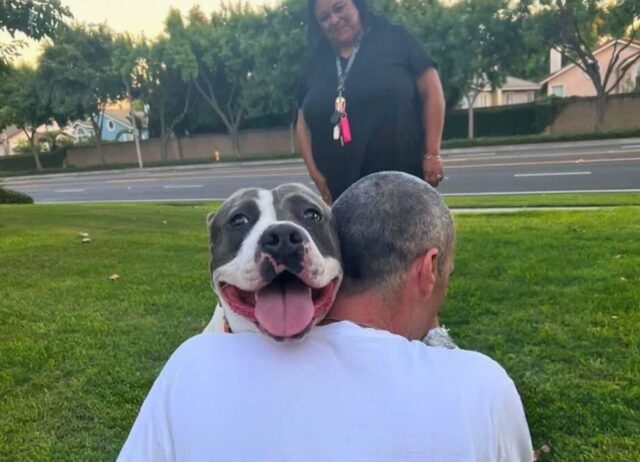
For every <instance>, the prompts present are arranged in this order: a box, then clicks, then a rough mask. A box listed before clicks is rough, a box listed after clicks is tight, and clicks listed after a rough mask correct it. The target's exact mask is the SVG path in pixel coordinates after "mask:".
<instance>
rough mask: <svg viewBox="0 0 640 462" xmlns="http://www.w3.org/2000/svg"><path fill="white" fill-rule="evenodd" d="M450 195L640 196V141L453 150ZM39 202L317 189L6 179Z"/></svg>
mask: <svg viewBox="0 0 640 462" xmlns="http://www.w3.org/2000/svg"><path fill="white" fill-rule="evenodd" d="M443 157H444V158H445V180H444V181H443V183H442V184H441V186H439V187H438V190H439V191H440V192H441V193H443V194H488V193H500V194H506V193H526V192H565V191H599V190H600V191H602V190H606V191H612V190H616V191H617V190H621V191H624V190H627V191H629V190H631V191H640V138H633V139H624V140H607V141H589V142H572V143H554V144H542V145H526V146H500V147H490V148H471V149H456V150H448V151H445V152H444V153H443ZM1 182H2V183H4V185H5V186H6V187H8V188H11V189H14V190H18V191H22V192H25V193H27V194H29V195H31V196H32V197H33V198H34V200H35V201H36V202H37V203H63V202H114V201H115V202H119V201H174V200H186V201H190V200H211V199H224V198H226V197H228V196H229V195H230V194H231V193H233V192H234V191H236V190H237V189H239V188H243V187H251V186H258V187H263V188H272V187H275V186H277V185H278V184H282V183H287V182H301V183H305V184H308V185H311V180H310V178H309V176H308V175H307V173H306V170H305V168H304V165H303V164H302V162H301V161H273V162H251V163H249V162H247V163H230V164H217V165H216V164H212V165H198V166H185V167H177V168H167V167H162V168H150V169H143V170H137V169H135V170H117V171H108V172H86V173H70V174H55V175H44V176H29V177H14V178H5V179H2V180H1Z"/></svg>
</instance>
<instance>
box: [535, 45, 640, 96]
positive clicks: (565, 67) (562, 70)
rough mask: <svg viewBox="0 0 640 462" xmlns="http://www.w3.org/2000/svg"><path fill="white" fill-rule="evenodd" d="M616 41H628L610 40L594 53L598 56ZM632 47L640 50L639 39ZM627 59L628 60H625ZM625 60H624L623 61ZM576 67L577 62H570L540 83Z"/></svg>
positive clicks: (541, 83) (542, 83)
mask: <svg viewBox="0 0 640 462" xmlns="http://www.w3.org/2000/svg"><path fill="white" fill-rule="evenodd" d="M615 43H626V40H620V39H619V40H609V41H608V42H607V43H605V44H604V45H602V46H601V47H600V48H598V49H597V50H595V51H594V52H593V55H594V56H596V55H598V54H600V53H602V52H603V51H605V50H606V49H608V48H610V47H612V46H613V45H614V44H615ZM629 46H630V47H633V48H636V49H638V50H640V42H638V41H637V40H633V41H632V42H631V44H630V45H629ZM625 61H626V60H625ZM623 62H624V61H623ZM574 67H576V65H575V64H573V63H569V64H567V65H566V66H564V67H563V68H561V69H559V70H557V71H556V72H554V73H552V74H549V75H547V76H546V77H543V78H542V80H540V85H544V84H545V83H547V82H548V81H549V80H551V79H553V78H555V77H557V76H559V75H560V74H564V73H565V72H567V71H568V70H569V69H573V68H574Z"/></svg>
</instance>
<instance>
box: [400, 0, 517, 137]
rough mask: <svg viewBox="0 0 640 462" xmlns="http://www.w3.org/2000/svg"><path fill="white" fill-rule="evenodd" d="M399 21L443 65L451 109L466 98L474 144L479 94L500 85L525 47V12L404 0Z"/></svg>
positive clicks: (479, 2) (477, 0) (509, 5)
mask: <svg viewBox="0 0 640 462" xmlns="http://www.w3.org/2000/svg"><path fill="white" fill-rule="evenodd" d="M401 5H402V9H401V11H400V13H399V16H400V17H401V18H402V19H403V20H404V22H405V23H406V24H407V25H408V27H409V28H410V29H411V30H412V31H413V32H414V33H415V34H416V36H417V37H418V38H419V39H420V40H421V41H422V42H423V43H427V44H428V46H429V50H430V52H431V53H432V54H433V55H434V58H435V59H436V61H438V63H439V70H440V73H441V76H442V80H443V83H444V86H445V89H446V95H447V104H448V105H450V106H451V105H452V103H453V104H455V103H457V99H458V98H460V97H462V98H464V99H465V100H466V103H467V106H468V120H469V138H473V136H474V112H473V107H474V104H475V102H476V99H477V97H478V95H479V94H480V92H481V91H482V90H484V89H485V88H487V87H497V86H499V85H501V84H502V83H503V81H504V79H505V77H506V75H507V71H508V69H509V67H510V65H511V63H512V62H513V61H514V60H515V59H516V57H517V55H518V53H514V51H513V50H514V49H516V50H517V49H518V48H519V44H520V43H521V41H522V39H521V35H520V32H519V31H520V23H521V20H522V15H521V11H520V9H519V6H518V5H514V3H513V2H511V1H510V0H460V1H458V2H456V3H454V4H452V5H450V6H444V5H442V4H440V3H439V2H436V1H426V0H405V1H403V2H402V4H401Z"/></svg>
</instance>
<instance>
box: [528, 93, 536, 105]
mask: <svg viewBox="0 0 640 462" xmlns="http://www.w3.org/2000/svg"><path fill="white" fill-rule="evenodd" d="M534 99H535V95H534V94H533V92H532V91H528V92H527V102H528V103H530V102H532V101H533V100H534Z"/></svg>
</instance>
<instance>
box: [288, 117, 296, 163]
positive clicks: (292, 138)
mask: <svg viewBox="0 0 640 462" xmlns="http://www.w3.org/2000/svg"><path fill="white" fill-rule="evenodd" d="M289 142H290V143H291V155H293V154H295V153H296V119H295V118H294V119H293V120H292V121H291V123H290V124H289Z"/></svg>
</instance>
